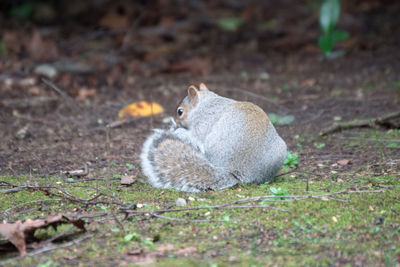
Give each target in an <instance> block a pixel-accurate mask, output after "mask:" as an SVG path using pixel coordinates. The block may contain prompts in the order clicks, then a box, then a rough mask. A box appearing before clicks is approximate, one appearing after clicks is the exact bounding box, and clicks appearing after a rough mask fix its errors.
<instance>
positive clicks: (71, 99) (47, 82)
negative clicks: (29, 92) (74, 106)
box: [41, 77, 75, 102]
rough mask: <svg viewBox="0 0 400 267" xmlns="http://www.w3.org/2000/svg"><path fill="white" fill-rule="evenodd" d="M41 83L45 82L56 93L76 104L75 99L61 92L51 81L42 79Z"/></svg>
mask: <svg viewBox="0 0 400 267" xmlns="http://www.w3.org/2000/svg"><path fill="white" fill-rule="evenodd" d="M41 81H42V82H44V83H45V84H47V85H48V86H49V87H50V88H52V89H53V90H54V91H56V92H57V93H58V94H59V95H60V96H62V97H64V98H66V99H68V100H70V101H73V102H75V99H73V98H72V97H70V96H69V95H67V94H66V93H65V92H64V91H63V90H61V89H60V88H59V87H57V86H56V85H55V84H54V83H52V82H51V81H49V80H47V79H45V78H43V77H42V78H41Z"/></svg>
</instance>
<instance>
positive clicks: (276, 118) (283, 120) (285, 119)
mask: <svg viewBox="0 0 400 267" xmlns="http://www.w3.org/2000/svg"><path fill="white" fill-rule="evenodd" d="M268 117H269V120H270V121H271V123H272V124H274V125H279V126H282V125H289V124H291V123H292V122H293V121H294V116H293V115H284V116H281V115H277V114H275V113H268Z"/></svg>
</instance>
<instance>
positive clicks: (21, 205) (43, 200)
mask: <svg viewBox="0 0 400 267" xmlns="http://www.w3.org/2000/svg"><path fill="white" fill-rule="evenodd" d="M61 200H63V199H61V198H55V199H39V200H32V201H29V202H25V203H21V204H18V205H15V206H12V207H10V208H8V209H6V210H4V211H2V212H1V214H2V215H0V216H3V215H4V216H5V217H7V218H8V217H9V214H8V212H9V211H10V210H14V209H17V208H20V207H23V206H26V205H30V204H34V203H43V202H50V201H61Z"/></svg>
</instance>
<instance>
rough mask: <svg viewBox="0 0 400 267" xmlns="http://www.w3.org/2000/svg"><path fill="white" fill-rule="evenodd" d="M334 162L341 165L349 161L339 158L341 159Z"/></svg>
mask: <svg viewBox="0 0 400 267" xmlns="http://www.w3.org/2000/svg"><path fill="white" fill-rule="evenodd" d="M336 163H337V164H339V165H341V166H345V165H347V164H350V163H351V161H350V160H349V159H341V160H338V161H337V162H336Z"/></svg>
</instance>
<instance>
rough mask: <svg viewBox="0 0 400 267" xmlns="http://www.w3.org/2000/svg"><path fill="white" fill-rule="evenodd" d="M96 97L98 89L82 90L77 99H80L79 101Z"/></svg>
mask: <svg viewBox="0 0 400 267" xmlns="http://www.w3.org/2000/svg"><path fill="white" fill-rule="evenodd" d="M94 95H96V89H87V88H81V89H80V90H79V92H78V96H77V97H76V98H78V99H79V100H85V99H87V98H88V97H92V96H94Z"/></svg>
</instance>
